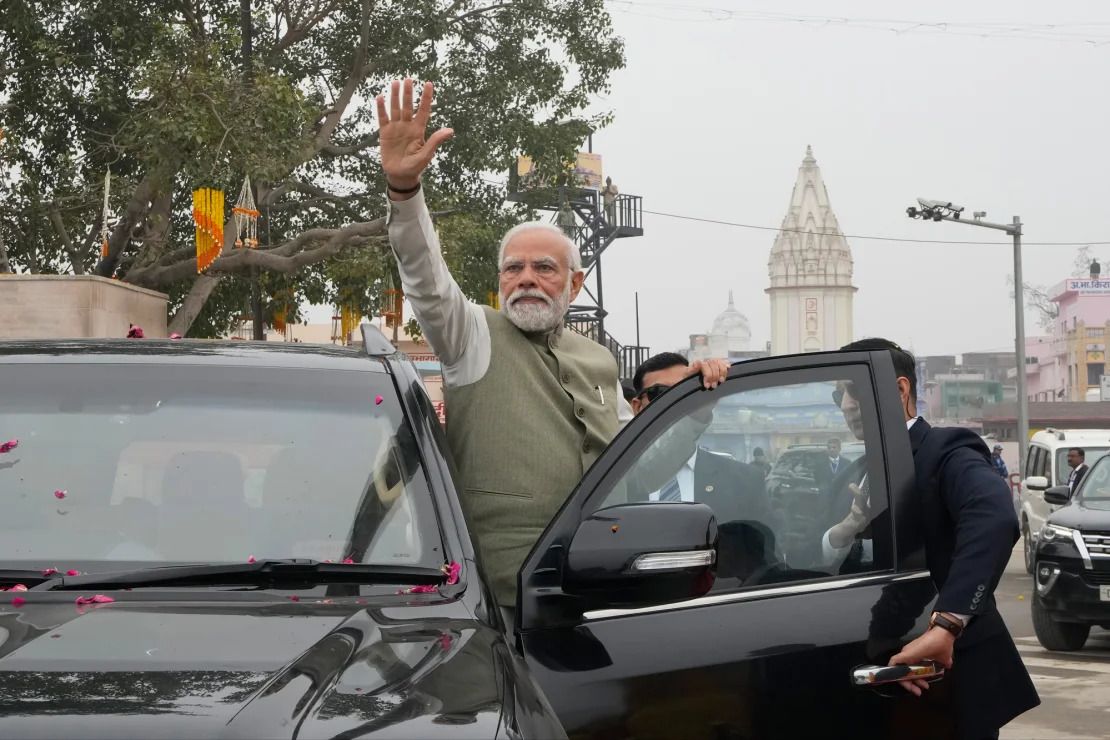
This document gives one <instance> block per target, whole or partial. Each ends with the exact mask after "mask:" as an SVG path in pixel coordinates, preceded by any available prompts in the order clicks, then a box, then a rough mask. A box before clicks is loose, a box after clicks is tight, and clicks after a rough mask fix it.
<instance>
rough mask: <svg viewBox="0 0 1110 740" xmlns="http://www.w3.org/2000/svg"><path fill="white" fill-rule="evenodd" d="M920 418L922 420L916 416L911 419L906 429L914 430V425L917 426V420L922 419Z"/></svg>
mask: <svg viewBox="0 0 1110 740" xmlns="http://www.w3.org/2000/svg"><path fill="white" fill-rule="evenodd" d="M920 418H921V417H920V416H915V417H913V418H912V419H910V420H909V421H907V422H906V429H913V425H914V424H916V423H917V420H918V419H920Z"/></svg>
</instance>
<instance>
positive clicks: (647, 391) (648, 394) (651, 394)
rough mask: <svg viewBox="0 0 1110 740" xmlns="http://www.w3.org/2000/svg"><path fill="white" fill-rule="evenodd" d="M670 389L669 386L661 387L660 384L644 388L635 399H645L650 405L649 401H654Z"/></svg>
mask: <svg viewBox="0 0 1110 740" xmlns="http://www.w3.org/2000/svg"><path fill="white" fill-rule="evenodd" d="M670 388H671V387H670V386H669V385H662V384H660V383H656V384H655V385H649V386H648V387H647V388H644V389H643V390H642V391H640V392H639V393H637V394H636V398H646V399H647V400H648V402H649V403H650V402H651V401H654V400H655V399H657V398H659V396H661V395H663V394H664V393H666V392H667V391H668V390H670Z"/></svg>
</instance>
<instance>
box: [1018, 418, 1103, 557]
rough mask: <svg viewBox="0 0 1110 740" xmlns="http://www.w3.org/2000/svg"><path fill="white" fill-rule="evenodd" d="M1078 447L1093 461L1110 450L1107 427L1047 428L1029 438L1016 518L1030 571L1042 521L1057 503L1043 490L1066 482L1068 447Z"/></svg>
mask: <svg viewBox="0 0 1110 740" xmlns="http://www.w3.org/2000/svg"><path fill="white" fill-rule="evenodd" d="M1072 447H1080V448H1082V449H1083V451H1084V453H1085V454H1086V462H1087V464H1088V465H1093V464H1094V463H1095V462H1096V461H1097V460H1098V459H1099V458H1101V457H1102V456H1103V455H1105V454H1106V453H1107V452H1110V429H1067V430H1057V429H1046V430H1044V431H1041V432H1037V433H1036V434H1034V435H1033V437H1032V439H1031V440H1030V441H1029V451H1028V453H1027V455H1026V457H1025V473H1024V476H1023V478H1022V481H1021V491H1020V493H1019V494H1018V522H1019V524H1020V525H1021V536H1022V542H1023V543H1024V544H1023V550H1024V553H1025V569H1026V570H1027V571H1028V572H1029V573H1030V574H1031V573H1033V554H1034V551H1035V549H1036V545H1037V539H1038V537H1039V536H1040V533H1041V531H1042V530H1043V529H1044V525H1045V522H1047V521H1048V517H1049V516H1050V515H1051V514H1052V512H1054V511H1056V509H1057V508H1058V506H1057V505H1056V504H1052V503H1050V502H1049V501H1046V500H1045V495H1044V492H1045V491H1046V490H1047V489H1049V488H1052V487H1054V486H1063V485H1067V482H1068V476H1069V475H1070V474H1071V468H1070V467H1068V462H1067V461H1068V450H1070V449H1071V448H1072Z"/></svg>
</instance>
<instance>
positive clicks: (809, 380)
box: [518, 352, 952, 740]
mask: <svg viewBox="0 0 1110 740" xmlns="http://www.w3.org/2000/svg"><path fill="white" fill-rule="evenodd" d="M831 439H838V440H840V441H841V442H842V444H845V445H846V444H850V443H862V444H863V445H864V450H865V452H864V454H863V455H862V456H860V457H858V459H856V460H854V461H852V462H851V463H849V464H844V463H842V462H841V463H838V464H837V465H835V466H833V467H834V469H836V471H837V472H836V473H835V474H831V471H830V474H829V475H825V472H826V471H823V470H813V471H800V472H805V473H806V474H807V476H808V477H807V479H808V478H809V477H811V478H812V479H813V480H816V481H821V483H820V485H817V486H805V487H802V488H800V489H797V490H795V489H791V488H789V487H778V488H773V490H768V486H767V476H766V475H765V468H762V467H757V466H754V465H752V464H750V461H751V459H752V453H753V451H754V450H755V448H757V447H759V448H762V450H764V451H765V453H766V454H767V455H768V457H769V459H770V460H771V461H772V463H774V462H775V461H776V460H777V459H778V458H779V457H780V456H782V455H783V453H784V452H786V451H787V450H788V449H789V448H790V446H791V445H807V446H809V448H812V445H814V444H820V445H824V444H825V443H826V442H827V441H828V440H831ZM799 457H808V458H812V457H813V456H812V455H809V456H797V455H795V456H790V459H797V458H799ZM784 459H786V458H784ZM823 462H824V461H822V460H818V461H817V462H816V463H814V464H815V465H817V466H818V467H820V465H821V464H823ZM830 464H831V461H830ZM854 496H857V497H858V498H859V499H860V500H862V502H863V505H864V506H865V508H866V509H867V526H866V527H865V528H864V529H862V530H861V531H849V532H847V533H845V527H844V526H840V527H838V525H841V524H842V523H843V522H844V521H845V519H846V517H847V515H848V513H849V510H850V509H851V507H852V504H853V497H854ZM913 507H914V501H913V459H912V454H911V449H910V442H909V435H908V433H907V430H906V424H905V420H904V417H903V414H902V410H901V405H900V403H899V399H898V395H897V392H896V381H895V373H894V368H893V365H892V362H891V359H890V356H889V354H888V353H886V352H875V353H827V354H808V355H802V356H791V357H775V358H767V359H762V360H754V361H749V362H744V363H741V364H737V365H734V366H733V367H732V369H731V371H730V373H729V377H728V380H727V382H726V383H725V384H724V385H722V386H721V387H720V388H718V389H716V390H713V391H705V390H704V389H702V388H701V386H700V379H698V378H691V379H689V380H687V381H685V382H683V383H681V384H680V385H677V386H675V387H674V388H672V389H670V390H669V391H667V392H666V393H664V394H663V395H662V396H660V397H658V398H657V399H656V400H655V401H653V402H652V403H651V404H650V406H649V407H648V408H647V409H646V410H645V411H644V412H643V413H642V414H641V415H640V416H639V417H637V419H636V420H635V421H633V422H632V423H631V424H630V425H629V426H628V427H627V428H626V429H624V430H623V431H622V432H621V434H620V435H619V436H618V437H617V438H616V440H614V442H613V444H612V445H610V447H609V448H608V449H607V450H606V451H605V453H604V454H603V455H602V456H601V457H600V458H599V459H598V461H597V462H596V463H595V465H594V466H593V467H592V468H591V469H590V471H589V472H588V473H587V474H586V476H585V477H584V478H583V480H582V482H581V483H580V485H579V486H578V488H577V489H576V490H575V491H574V493H573V494H572V495H571V496H570V498H569V499H568V500H567V502H566V504H565V505H564V506H563V508H562V509H561V511H560V512H559V513H558V514H557V515H556V517H555V518H554V519H553V521H552V522H551V524H550V526H549V527H548V529H547V531H546V532H545V533H544V535H543V536H542V537H541V538H540V540H539V541H538V543H537V545H536V547H535V548H534V549H533V551H532V553H531V555H530V556H529V558H528V560H527V561H526V562H525V564H524V566H523V568H522V569H521V574H520V584H519V585H520V589H519V591H520V596H519V603H518V631H519V644H520V645H521V646H522V648H523V651H524V654H525V658H526V660H527V661H528V663H529V665H530V667H531V669H532V671H533V673H534V675H535V676H536V678H537V680H538V681H539V683H540V685H541V686H542V688H543V689H544V692H545V693H546V695H547V697H548V698H549V700H550V701H551V704H552V706H553V707H554V708H555V711H556V713H557V714H558V715H559V718H560V721H561V722H562V723H563V724H564V726H565V728H566V730H567V732H568V734H569V735H570V737H572V738H581V739H584V738H590V739H591V740H594V739H596V740H602V739H603V738H604V740H613V739H614V738H658V739H659V740H664V739H666V740H672V739H673V738H678V737H681V738H684V739H685V740H703V739H704V740H721V738H730V739H736V740H739V739H741V738H745V739H748V738H750V739H753V740H754V739H755V738H771V737H783V738H785V737H821V738H837V737H844V738H853V739H855V740H858V739H859V738H868V737H874V738H880V737H883V738H885V737H898V738H914V737H921V738H930V739H931V740H932V739H935V738H937V737H947V736H948V735H949V733H950V731H951V729H952V728H951V727H950V726H948V725H947V724H946V723H947V722H948V721H950V720H948V719H946V718H950V717H951V716H952V712H951V711H949V707H948V706H947V704H948V702H949V697H948V692H947V689H946V686H945V682H944V680H943V672H942V671H940V670H939V669H935V667H933V666H921V667H918V671H919V673H920V675H921V676H924V677H929V678H930V680H932V681H934V682H935V683H933V685H932V686H931V687H930V690H929V691H928V692H926V695H925V697H923V698H917V697H914V696H912V695H910V694H909V693H907V692H906V691H904V690H903V689H902V688H901V686H899V685H897V684H894V683H885V682H886V681H889V680H891V679H892V678H894V677H897V676H899V675H901V674H900V673H897V672H895V673H893V674H892V672H890V671H883V670H880V668H881V667H885V666H886V664H887V662H888V660H889V659H890V657H891V656H892V655H893V654H894V653H896V652H897V651H898V650H899V648H900V647H901V646H902V645H903V644H905V643H906V642H908V641H909V640H910V639H912V638H913V637H915V636H916V635H918V634H920V633H921V632H922V631H924V629H925V628H926V626H927V620H928V615H929V613H930V611H931V604H932V602H933V601H934V599H935V590H934V588H933V586H932V583H931V581H930V580H929V575H928V572H927V571H926V570H925V566H924V552H923V548H922V540H921V535H920V533H919V532H917V531H916V529H915V527H914V516H913V514H914V509H913Z"/></svg>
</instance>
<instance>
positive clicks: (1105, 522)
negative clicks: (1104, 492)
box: [1048, 499, 1110, 532]
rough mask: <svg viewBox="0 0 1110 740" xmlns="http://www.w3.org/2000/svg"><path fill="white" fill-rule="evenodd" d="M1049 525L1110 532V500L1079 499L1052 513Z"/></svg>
mask: <svg viewBox="0 0 1110 740" xmlns="http://www.w3.org/2000/svg"><path fill="white" fill-rule="evenodd" d="M1048 521H1049V523H1050V524H1059V525H1060V526H1061V527H1071V528H1072V529H1078V530H1081V531H1087V532H1110V499H1089V500H1083V499H1079V500H1077V501H1072V502H1071V503H1070V504H1068V505H1067V506H1065V507H1063V508H1062V509H1059V510H1058V511H1056V512H1054V513H1053V514H1052V516H1050V517H1049V518H1048Z"/></svg>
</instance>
